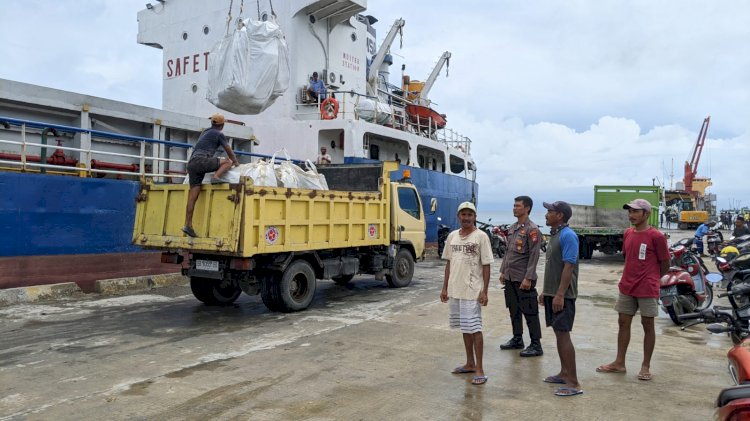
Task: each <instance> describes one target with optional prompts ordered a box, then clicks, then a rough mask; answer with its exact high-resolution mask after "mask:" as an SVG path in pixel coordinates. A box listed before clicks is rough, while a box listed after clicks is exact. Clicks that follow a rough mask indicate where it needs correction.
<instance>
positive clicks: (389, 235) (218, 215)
mask: <svg viewBox="0 0 750 421" xmlns="http://www.w3.org/2000/svg"><path fill="white" fill-rule="evenodd" d="M318 171H319V172H320V173H322V174H324V175H325V177H326V180H327V182H328V186H329V188H330V190H308V189H294V188H283V187H261V186H254V185H253V183H252V180H251V179H249V178H243V179H242V180H241V182H240V183H239V184H218V185H203V186H202V189H203V190H202V192H201V195H200V197H199V199H198V203H197V204H196V207H195V213H194V215H193V228H194V229H195V231H196V232H197V233H198V237H195V238H192V237H186V236H185V235H184V234H183V233H182V231H181V228H182V226H183V223H184V219H185V204H186V202H187V194H188V186H187V185H182V184H180V185H175V184H163V185H160V184H151V183H145V184H143V185H142V186H141V190H140V193H139V195H138V197H137V200H136V201H137V208H136V216H135V227H134V231H133V243H134V244H136V245H139V246H142V247H144V248H149V249H159V250H163V253H162V261H163V262H170V263H178V264H182V261H183V255H184V254H185V253H186V252H187V253H188V255H189V262H187V263H186V264H184V265H183V268H182V272H183V274H184V275H187V276H189V277H190V287H191V289H192V291H193V295H195V297H196V298H197V299H198V300H200V301H202V302H204V303H206V304H209V305H222V304H228V303H232V302H234V301H235V300H236V299H237V298H238V297H239V295H240V294H241V293H242V292H243V291H244V292H245V293H246V294H249V295H256V294H258V293H260V295H261V298H262V299H263V303H264V304H265V305H266V307H268V308H269V309H270V310H273V311H284V312H290V311H297V310H303V309H305V308H307V306H308V305H309V304H310V302H311V301H312V299H313V295H314V294H315V287H316V282H317V281H316V280H317V279H332V280H333V281H334V282H336V283H337V284H341V285H343V284H346V283H348V282H350V281H351V280H352V278H353V277H354V276H355V275H356V274H360V273H362V274H374V275H375V276H376V278H377V279H382V278H383V277H385V279H386V280H387V282H388V285H390V286H391V287H395V288H400V287H404V286H407V285H409V283H411V279H412V275H413V274H414V262H415V261H416V260H417V259H418V258H423V256H424V241H425V215H424V212H423V210H422V209H423V208H422V202H421V198H420V197H419V193H418V192H417V190H416V188H415V187H414V185H412V184H411V182H409V180H408V178H407V177H408V175H407V177H405V178H404V179H402V180H400V181H391V172H395V171H398V165H397V164H396V163H395V162H394V163H392V162H385V163H378V164H357V165H346V164H344V165H330V166H326V167H321V168H318ZM431 206H433V210H434V204H431Z"/></svg>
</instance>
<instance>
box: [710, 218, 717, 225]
mask: <svg viewBox="0 0 750 421" xmlns="http://www.w3.org/2000/svg"><path fill="white" fill-rule="evenodd" d="M708 225H716V221H714V220H713V219H712V220H710V221H708Z"/></svg>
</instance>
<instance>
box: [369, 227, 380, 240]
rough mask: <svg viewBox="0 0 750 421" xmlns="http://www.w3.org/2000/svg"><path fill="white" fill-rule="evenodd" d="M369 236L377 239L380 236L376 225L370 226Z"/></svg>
mask: <svg viewBox="0 0 750 421" xmlns="http://www.w3.org/2000/svg"><path fill="white" fill-rule="evenodd" d="M367 235H369V236H370V238H375V237H377V235H378V228H377V227H376V226H375V224H370V225H369V226H368V227H367Z"/></svg>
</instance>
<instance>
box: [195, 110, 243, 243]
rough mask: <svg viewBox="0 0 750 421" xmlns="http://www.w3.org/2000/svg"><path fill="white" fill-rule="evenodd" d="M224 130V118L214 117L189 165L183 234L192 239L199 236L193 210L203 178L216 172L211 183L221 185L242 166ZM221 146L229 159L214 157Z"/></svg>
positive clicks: (199, 140)
mask: <svg viewBox="0 0 750 421" xmlns="http://www.w3.org/2000/svg"><path fill="white" fill-rule="evenodd" d="M223 129H224V116H223V115H221V114H219V113H216V114H214V115H212V116H211V128H210V129H206V130H205V131H203V133H201V136H200V138H198V142H197V143H196V144H195V147H194V148H193V154H192V155H191V156H190V161H188V164H187V172H188V178H189V181H190V192H189V193H188V201H187V208H186V209H185V226H184V227H182V232H184V233H185V234H187V235H189V236H191V237H197V236H198V234H196V232H195V230H194V229H193V210H194V209H195V202H197V201H198V196H200V194H201V183H202V182H203V176H205V175H206V173H209V172H212V171H216V173H215V174H214V176H213V177H211V183H212V184H216V183H221V182H222V181H221V180H219V177H221V176H222V175H223V174H224V173H225V172H227V171H229V169H230V168H232V166H233V165H240V163H239V161H237V157H236V156H235V155H234V151H232V148H231V147H229V142H227V138H226V137H225V136H224V133H222V132H221V131H222V130H223ZM219 146H221V147H223V148H224V151H226V153H227V156H228V157H229V159H226V158H217V157H214V153H215V152H216V150H217V149H218V148H219Z"/></svg>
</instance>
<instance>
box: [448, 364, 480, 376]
mask: <svg viewBox="0 0 750 421" xmlns="http://www.w3.org/2000/svg"><path fill="white" fill-rule="evenodd" d="M474 372H476V370H474V369H468V368H466V367H464V366H462V365H459V366H458V367H456V368H454V369H453V371H451V373H453V374H466V373H474Z"/></svg>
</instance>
